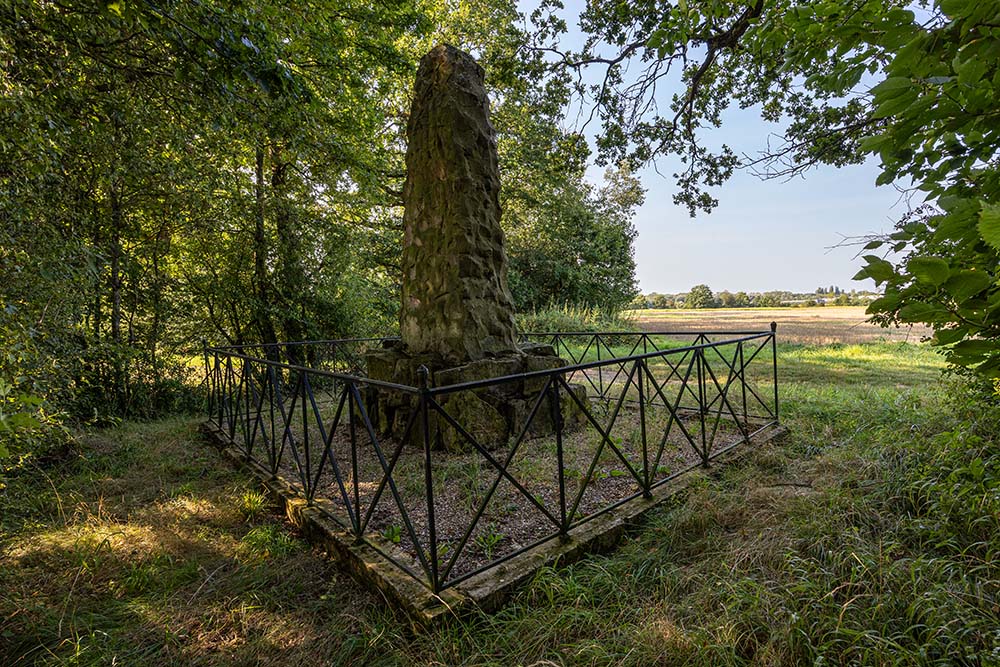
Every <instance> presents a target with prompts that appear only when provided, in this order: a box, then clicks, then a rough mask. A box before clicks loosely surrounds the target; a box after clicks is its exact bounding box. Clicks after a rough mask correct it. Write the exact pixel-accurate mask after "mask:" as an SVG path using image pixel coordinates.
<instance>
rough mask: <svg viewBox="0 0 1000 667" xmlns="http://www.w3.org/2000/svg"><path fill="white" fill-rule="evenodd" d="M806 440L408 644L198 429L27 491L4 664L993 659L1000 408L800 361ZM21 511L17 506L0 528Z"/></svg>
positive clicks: (915, 362) (899, 376) (837, 354)
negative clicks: (495, 608) (607, 549)
mask: <svg viewBox="0 0 1000 667" xmlns="http://www.w3.org/2000/svg"><path fill="white" fill-rule="evenodd" d="M779 353H780V356H779V359H780V362H779V363H780V368H779V372H780V374H781V377H782V383H783V384H782V387H783V393H782V398H783V403H782V410H783V420H784V422H785V424H786V425H787V426H788V427H789V429H790V435H789V436H788V437H787V438H786V439H784V440H783V441H781V442H778V443H772V444H771V445H768V446H765V447H761V448H758V449H756V450H753V451H748V452H747V454H746V455H745V456H744V457H743V458H742V459H741V460H740V461H738V462H736V463H734V464H730V465H724V466H723V465H719V466H715V467H713V468H711V469H709V470H708V471H707V472H706V473H705V474H702V475H700V476H699V477H698V478H697V479H696V480H694V482H693V484H692V485H691V486H690V488H689V490H688V492H687V493H686V495H685V496H684V497H683V498H681V499H679V500H678V501H677V502H676V503H675V504H674V505H672V506H670V507H664V508H661V509H659V510H656V511H654V512H653V513H652V515H650V516H649V518H648V520H647V521H645V522H644V524H643V525H642V526H641V527H639V528H638V529H637V530H634V531H633V532H632V533H630V535H629V536H628V537H627V538H626V540H625V541H624V543H623V544H622V545H621V546H620V547H619V548H618V549H616V550H615V551H614V552H612V553H609V554H607V555H604V556H593V557H589V558H587V559H585V560H583V561H580V562H577V563H575V564H572V565H569V566H558V567H549V568H544V569H542V570H541V571H539V572H538V573H537V574H536V575H535V576H534V578H533V580H532V581H531V582H530V583H529V584H528V585H527V586H525V587H524V588H523V589H522V590H521V591H520V592H518V593H517V594H516V595H515V596H514V597H513V599H512V600H511V601H510V602H509V604H507V606H505V607H504V608H503V609H502V610H500V611H499V612H497V613H496V614H492V615H488V614H475V615H473V616H471V617H469V618H465V619H461V620H456V621H453V622H451V623H449V624H447V625H446V626H445V627H442V628H439V629H437V630H434V631H431V632H425V633H418V634H414V633H413V632H412V631H411V630H410V628H409V626H408V625H407V623H406V621H405V619H402V618H401V617H399V616H398V615H396V614H395V613H393V612H392V611H391V610H390V609H389V608H388V607H387V605H386V603H385V602H384V600H383V599H382V598H381V596H379V595H377V594H374V593H370V592H368V591H365V590H364V589H362V588H360V587H359V586H358V585H356V584H354V583H353V582H352V581H351V580H350V579H349V578H347V577H346V576H345V575H344V574H343V573H342V572H340V571H339V570H337V569H336V568H335V567H334V566H332V565H330V564H329V563H328V562H327V561H325V560H324V559H323V558H321V557H320V556H319V555H318V554H316V553H315V552H313V551H312V550H310V549H308V548H306V547H305V546H304V543H301V542H298V541H296V540H295V539H294V537H293V536H290V535H289V534H288V531H287V528H286V527H285V526H284V524H283V523H282V521H281V518H280V517H278V516H276V515H275V514H274V513H273V510H271V509H269V507H270V506H269V505H268V504H267V503H264V502H263V500H262V499H260V498H259V497H258V496H257V495H256V494H255V492H254V491H253V489H252V487H250V486H248V485H247V484H246V483H245V482H243V481H241V477H240V476H239V475H238V474H237V473H235V472H233V471H232V470H229V469H228V468H226V467H225V466H224V465H223V464H221V463H220V462H219V461H218V460H217V458H216V457H215V455H214V454H213V453H212V451H211V450H209V449H207V448H206V447H204V446H203V445H201V444H200V443H198V442H197V440H196V438H195V435H194V431H193V423H191V422H185V421H183V420H172V421H164V422H153V423H149V424H134V423H126V424H124V425H123V426H122V427H120V428H117V429H111V430H106V431H99V432H93V431H92V432H89V433H87V434H85V435H84V437H83V438H82V441H83V443H84V447H83V450H82V451H81V453H80V455H79V458H77V459H74V460H71V461H68V462H66V463H65V464H61V465H59V466H56V467H50V468H48V469H46V470H45V471H43V472H44V476H43V475H42V474H41V473H40V474H39V476H38V477H36V478H31V479H29V478H28V477H23V478H18V479H17V480H14V481H13V483H12V485H11V488H9V489H8V490H7V493H8V495H7V496H6V497H7V498H8V499H9V500H15V501H16V502H17V503H18V508H19V510H18V512H17V513H16V518H15V517H14V516H13V515H11V514H4V515H3V516H2V517H0V518H2V519H3V521H2V525H3V530H4V534H3V535H2V536H0V664H4V665H7V664H11V665H20V664H53V665H54V664H85V665H86V664H90V665H105V664H131V665H171V664H202V665H230V664H259V665H272V664H273V665H279V664H295V663H300V662H301V663H310V664H324V665H362V664H363V665H535V666H537V667H541V666H543V665H544V666H546V667H551V666H552V665H601V666H603V665H632V666H635V667H646V666H649V665H706V666H707V665H802V664H813V665H855V664H857V665H933V664H937V665H997V664H1000V651H998V647H1000V560H998V556H1000V524H998V517H1000V448H998V447H997V446H996V442H997V439H998V434H1000V410H998V406H997V404H996V399H995V396H992V395H990V394H989V393H988V392H984V393H981V394H979V395H975V394H973V393H971V392H970V391H969V390H968V389H967V388H966V387H965V386H964V385H963V384H962V383H961V382H958V381H956V380H952V379H948V378H947V377H945V376H943V375H942V374H941V372H940V369H941V362H940V359H939V358H938V357H937V356H936V355H935V354H934V353H933V352H931V351H930V350H929V349H928V348H926V347H924V346H914V345H896V344H878V345H844V346H827V347H797V346H782V348H781V350H779ZM0 509H4V510H6V509H7V508H0Z"/></svg>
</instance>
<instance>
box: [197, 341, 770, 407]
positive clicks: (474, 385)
mask: <svg viewBox="0 0 1000 667" xmlns="http://www.w3.org/2000/svg"><path fill="white" fill-rule="evenodd" d="M630 333H632V334H636V332H630ZM640 333H641V332H640ZM700 333H705V332H700ZM709 333H711V332H709ZM717 333H732V332H717ZM547 335H550V336H551V335H554V334H547ZM559 335H571V334H564V333H560V334H559ZM578 335H584V334H582V333H581V334H578ZM587 335H597V334H595V333H593V332H591V333H589V334H587ZM601 335H608V336H611V335H615V334H614V333H608V334H605V333H603V332H601ZM773 335H774V332H772V331H765V332H752V333H748V334H746V335H738V336H737V337H736V338H726V339H724V340H716V341H709V342H706V343H699V344H697V345H684V346H681V347H674V348H669V349H664V350H654V351H652V352H644V353H642V354H632V355H628V356H624V357H613V358H610V359H601V360H596V361H589V362H585V363H580V364H572V365H567V366H560V367H559V368H554V369H544V370H539V371H529V372H527V373H514V374H511V375H501V376H497V377H492V378H484V379H482V380H472V381H469V382H460V383H457V384H450V385H443V386H440V387H430V388H428V389H427V390H426V391H427V392H428V393H429V394H431V395H441V394H450V393H454V392H458V391H466V390H470V389H482V388H484V387H489V386H492V385H497V384H503V383H505V382H514V381H517V380H529V379H535V378H542V377H548V376H556V375H562V374H566V373H574V372H578V371H586V370H589V369H592V368H599V367H603V366H615V365H620V364H626V363H630V362H635V361H640V360H642V361H645V360H648V359H657V358H662V357H667V356H670V355H677V354H686V353H688V352H692V351H695V350H706V349H712V348H718V347H724V346H726V345H734V344H736V343H745V342H747V341H751V340H757V339H760V338H767V337H770V336H773ZM350 340H351V339H343V341H341V342H344V341H350ZM355 340H383V339H377V338H376V339H355ZM303 342H306V341H303ZM332 342H336V341H332ZM277 345H281V343H278V344H277ZM244 347H253V346H244ZM233 350H234V349H233V348H232V347H207V348H205V351H206V353H209V354H212V353H216V354H221V355H224V356H229V357H232V358H235V359H242V360H246V361H252V362H255V363H260V364H264V365H268V366H273V367H275V368H284V369H287V370H292V371H297V372H303V371H304V372H307V373H312V374H313V375H318V376H322V377H329V378H333V379H335V380H340V381H342V382H354V383H359V382H360V383H364V384H368V385H371V386H374V387H383V388H385V389H393V390H396V391H401V392H405V393H410V394H419V393H421V392H422V391H424V390H423V389H421V388H419V387H411V386H410V385H404V384H396V383H394V382H386V381H383V380H374V379H371V378H368V377H365V376H360V375H352V374H350V373H337V372H335V371H327V370H323V369H319V368H310V367H308V366H300V365H295V364H287V363H283V362H280V361H273V360H270V359H263V358H261V357H254V356H250V355H247V354H241V353H240V352H235V351H233Z"/></svg>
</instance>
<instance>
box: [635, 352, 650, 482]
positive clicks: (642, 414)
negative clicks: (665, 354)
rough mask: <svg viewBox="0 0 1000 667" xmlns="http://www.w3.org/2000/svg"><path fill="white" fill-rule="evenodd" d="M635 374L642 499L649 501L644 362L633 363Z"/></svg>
mask: <svg viewBox="0 0 1000 667" xmlns="http://www.w3.org/2000/svg"><path fill="white" fill-rule="evenodd" d="M635 366H636V368H635V374H636V379H637V380H638V382H637V383H636V385H637V386H638V388H639V432H640V437H641V438H642V497H643V498H646V499H649V498H652V497H653V494H652V491H651V486H650V481H651V480H652V479H653V477H652V475H651V474H650V471H649V448H648V447H647V445H646V395H645V391H644V390H643V386H644V385H645V383H646V378H647V375H648V373H649V372H648V370H647V369H646V362H645V361H644V360H642V359H639V360H637V361H636V362H635Z"/></svg>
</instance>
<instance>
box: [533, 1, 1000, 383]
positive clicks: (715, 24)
mask: <svg viewBox="0 0 1000 667" xmlns="http://www.w3.org/2000/svg"><path fill="white" fill-rule="evenodd" d="M556 4H557V3H554V2H546V3H544V4H543V6H542V7H541V8H540V9H539V10H538V11H537V12H536V13H535V14H534V18H535V20H536V23H537V25H538V26H539V31H538V34H539V39H540V42H539V44H540V46H539V48H540V49H542V50H544V51H545V52H546V53H549V54H554V66H555V67H556V68H557V69H571V70H580V69H583V68H586V67H600V68H603V70H604V71H603V76H599V77H597V78H598V83H596V84H591V83H589V82H590V81H593V77H580V78H579V79H578V80H577V81H578V84H577V92H578V93H579V94H580V95H581V96H584V97H586V98H588V99H589V100H591V101H592V102H593V103H594V105H595V106H594V108H595V112H594V114H595V116H597V117H599V118H600V119H601V121H602V122H603V130H604V131H603V134H602V137H601V139H600V141H599V147H600V150H601V157H602V158H603V159H605V160H610V161H617V160H620V159H621V158H622V157H623V156H629V157H630V158H631V159H633V161H634V162H635V163H645V162H648V161H650V160H653V159H655V158H656V157H657V156H661V155H668V154H670V155H676V156H679V157H680V159H681V162H682V165H683V168H682V170H681V171H680V173H678V174H676V175H675V176H676V179H677V184H678V192H677V194H676V196H675V200H676V201H677V202H678V203H679V204H682V205H685V206H687V207H688V208H689V210H690V211H691V213H692V215H694V213H695V212H696V211H697V210H706V211H707V210H711V209H712V208H713V207H714V206H715V205H716V204H717V201H716V199H715V198H714V197H713V196H711V195H710V194H709V193H708V192H707V191H706V188H710V187H714V186H718V185H720V184H721V183H723V182H724V181H725V180H726V179H727V178H729V177H730V176H731V175H732V173H733V171H734V170H735V169H737V168H742V169H747V170H750V171H753V172H755V173H757V174H759V175H761V176H762V177H764V178H776V177H787V176H790V175H793V174H799V173H802V172H804V171H806V170H808V169H809V168H810V167H812V166H814V165H817V164H820V163H825V164H832V165H836V166H843V165H847V164H856V163H860V162H861V161H863V160H865V159H866V158H868V157H869V156H875V157H877V158H878V159H879V160H880V161H881V165H882V174H881V175H880V176H879V178H878V183H880V184H885V183H898V184H899V185H900V187H903V188H907V189H910V190H911V192H913V193H914V194H919V195H921V196H923V197H925V198H926V201H927V204H928V206H927V208H925V209H923V210H920V209H918V211H917V212H915V213H914V214H912V215H909V216H907V217H905V218H904V219H903V220H901V221H900V222H899V224H898V225H897V230H896V231H895V232H894V233H893V234H891V235H889V236H888V237H887V238H870V239H867V241H868V243H867V245H866V249H867V250H869V251H875V250H883V251H884V252H883V254H882V255H876V254H874V253H872V254H868V255H866V256H865V258H864V259H865V262H866V266H865V268H864V269H863V270H862V271H861V272H859V274H858V276H857V278H871V279H873V280H875V282H876V283H877V284H879V285H881V286H883V288H884V291H885V294H884V296H883V297H881V298H879V299H878V300H876V301H874V302H873V303H872V304H871V305H870V306H869V313H871V314H873V316H874V319H875V320H876V321H879V322H881V323H883V324H892V323H896V322H924V323H927V324H929V325H930V326H932V327H933V328H934V330H935V335H934V342H935V343H936V344H938V345H940V346H943V347H944V348H945V349H946V351H947V354H948V358H949V359H950V360H951V361H952V362H953V363H956V364H960V365H963V366H968V367H970V368H975V369H976V370H977V371H979V372H981V373H983V374H985V375H989V376H998V375H1000V341H998V338H1000V289H998V286H997V278H998V273H997V267H998V266H1000V168H998V167H1000V165H998V161H997V150H998V148H1000V132H998V131H997V117H996V113H997V112H996V109H997V108H1000V95H998V91H1000V78H998V64H1000V57H998V53H1000V23H998V22H997V20H996V17H997V16H998V15H1000V3H998V2H997V0H984V1H980V2H971V1H968V0H933V1H931V2H927V3H926V4H922V5H920V6H919V7H917V8H916V11H915V9H914V8H912V7H911V3H908V2H904V1H902V0H891V1H888V2H870V1H868V0H848V1H846V2H845V1H843V0H816V1H814V2H810V3H804V4H803V3H796V2H792V1H791V0H751V1H749V2H727V1H724V0H699V1H693V0H692V1H688V2H679V3H678V4H677V5H673V6H670V5H668V6H667V7H668V8H667V9H666V11H664V10H663V9H662V7H663V6H662V5H655V4H652V5H651V4H645V3H626V4H621V3H591V4H589V5H588V7H587V9H586V11H585V12H584V14H583V16H582V17H581V25H582V26H583V28H584V29H585V31H586V32H587V33H588V39H587V41H586V43H585V44H584V47H583V48H582V50H581V51H580V52H578V53H572V52H566V51H564V50H561V49H560V48H559V47H558V42H557V41H556V40H554V39H553V38H558V35H559V34H560V33H561V32H562V31H563V30H564V28H565V26H564V24H563V23H561V22H560V21H561V19H560V18H559V17H558V16H557V15H556V14H555V13H553V12H551V11H550V10H551V9H552V7H553V6H555V5H556ZM918 14H919V16H918ZM631 65H635V66H634V67H632V69H631V70H630V69H629V68H630V66H631ZM678 70H679V72H680V77H681V80H682V87H681V89H680V90H679V91H678V92H677V93H676V94H675V95H674V96H673V99H672V103H671V104H670V106H669V112H668V113H665V114H662V115H661V112H660V111H659V109H662V108H663V107H662V106H658V105H657V104H655V103H653V102H654V100H653V97H654V93H655V91H656V90H657V84H658V83H660V82H662V81H664V80H666V77H668V75H671V74H672V73H673V72H675V71H678ZM629 72H632V73H633V74H629ZM635 72H638V74H635ZM734 103H735V104H739V105H740V106H742V107H751V106H755V107H757V108H760V109H761V113H762V116H763V117H764V118H765V119H766V120H770V121H779V120H784V121H785V122H786V123H787V131H786V132H785V136H784V140H783V141H780V142H778V143H777V144H772V145H771V146H770V147H768V148H767V149H765V150H764V152H763V154H762V155H761V156H759V157H754V158H739V157H738V156H737V155H736V154H735V152H734V151H733V150H732V149H731V148H729V147H728V146H722V147H720V148H718V149H712V148H709V147H708V146H706V144H705V142H704V135H705V132H706V130H707V129H709V128H711V127H713V126H716V125H718V124H719V123H721V122H722V112H723V111H724V110H725V109H726V108H728V107H729V106H730V105H731V104H734Z"/></svg>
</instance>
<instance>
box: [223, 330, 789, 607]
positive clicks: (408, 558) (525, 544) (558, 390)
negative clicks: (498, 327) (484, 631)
mask: <svg viewBox="0 0 1000 667" xmlns="http://www.w3.org/2000/svg"><path fill="white" fill-rule="evenodd" d="M524 338H525V339H526V340H530V341H532V342H541V343H545V344H548V345H551V346H552V347H553V348H555V351H556V352H557V353H558V354H559V355H560V356H561V357H563V359H565V360H566V361H567V365H566V366H564V367H561V368H556V369H550V370H540V371H535V372H530V373H521V374H517V375H508V376H504V377H496V378H487V379H483V380H477V381H473V382H464V383H461V384H453V385H449V386H433V377H431V374H430V373H428V372H424V371H422V372H421V374H420V381H419V382H418V386H406V385H401V384H393V383H389V382H381V381H378V380H374V379H371V378H367V377H365V375H364V371H365V354H366V352H368V351H372V350H376V349H379V348H381V347H382V346H383V345H384V344H385V342H386V341H388V340H391V339H347V340H335V341H317V342H306V343H281V344H277V345H274V346H266V345H250V346H235V347H226V348H221V347H220V348H206V351H205V357H206V359H205V361H206V367H207V369H208V385H209V388H210V399H209V405H208V410H209V420H210V422H212V424H213V425H214V426H215V427H217V429H218V430H219V431H220V432H221V433H222V434H223V435H224V436H225V437H226V438H228V439H229V440H230V441H231V443H232V444H233V445H234V446H235V447H237V448H238V449H239V450H240V451H241V452H242V454H243V455H244V456H245V457H246V458H247V459H248V460H249V461H251V462H252V463H253V464H254V465H256V466H257V467H258V468H259V469H260V470H261V471H262V472H264V473H266V474H268V475H272V476H281V477H283V478H285V479H286V481H288V482H289V483H290V484H291V485H292V486H293V487H295V488H296V490H297V491H298V492H299V493H301V494H302V495H303V496H304V497H305V498H306V499H307V500H308V501H309V502H310V503H312V504H313V505H315V506H316V507H318V508H319V509H320V510H321V511H323V512H324V513H326V514H327V515H328V516H329V517H330V518H332V519H334V520H336V521H337V522H338V523H340V525H342V526H343V527H344V528H345V529H346V530H348V531H350V532H351V533H352V534H353V535H354V537H355V539H356V540H358V541H365V542H367V543H369V544H370V545H371V546H372V547H374V548H375V549H377V550H378V551H380V552H381V553H382V554H383V555H384V556H385V557H386V558H388V559H389V560H391V561H392V562H393V563H395V564H396V565H397V566H399V567H400V568H402V569H403V570H405V571H406V572H408V573H409V574H410V575H412V576H413V577H414V578H416V579H417V580H418V581H420V582H421V583H423V584H425V585H426V586H427V587H429V588H430V589H431V590H433V591H434V592H438V591H440V590H442V589H443V588H445V587H448V586H452V585H455V584H458V583H460V582H462V581H464V580H465V579H468V578H469V577H471V576H473V575H475V574H477V573H479V572H481V571H483V570H484V569H486V568H488V567H491V566H493V565H496V564H497V563H499V562H503V561H506V560H508V559H510V558H512V557H514V556H516V555H518V554H520V553H523V552H524V551H526V550H528V549H530V548H532V547H534V546H536V545H538V544H540V543H542V542H544V541H546V540H550V539H560V538H562V539H565V538H566V537H567V536H568V534H569V532H570V531H571V530H572V529H573V528H574V527H576V526H578V525H580V524H583V523H585V522H587V521H590V520H592V519H593V518H594V517H596V516H600V515H602V514H605V513H607V512H610V511H613V510H614V509H615V508H616V507H618V506H620V505H622V504H623V503H626V502H628V501H630V500H632V499H635V498H638V497H641V496H645V497H650V496H651V495H652V492H653V490H654V489H656V488H657V487H659V486H661V485H663V484H668V483H669V482H670V481H671V480H673V479H675V478H676V477H678V476H679V475H682V474H684V473H685V472H688V471H690V470H692V469H693V468H696V467H698V466H707V465H709V463H710V461H711V460H712V459H713V458H714V457H717V456H720V455H721V454H723V453H725V452H726V451H728V450H729V449H731V448H733V447H736V446H738V445H740V444H744V443H748V442H751V441H752V440H753V439H754V437H755V436H756V435H758V434H760V433H762V432H764V431H765V430H767V429H770V428H771V427H773V426H775V425H776V424H777V422H778V376H777V357H776V347H775V330H774V325H772V328H771V330H770V331H764V332H694V333H690V332H673V333H670V332H666V333H636V332H609V333H551V334H526V335H525V336H524ZM289 360H292V361H297V362H298V363H289ZM386 393H391V394H392V395H393V396H394V397H396V400H397V401H398V400H399V399H400V397H402V399H403V400H404V401H408V402H409V405H411V406H412V409H410V410H409V411H408V414H407V417H406V420H405V422H406V423H405V425H403V426H402V428H401V430H400V429H399V428H397V429H396V430H395V431H393V430H392V429H389V428H388V427H387V425H386V424H385V423H384V422H385V416H384V415H383V414H380V412H379V407H378V406H379V403H380V401H379V400H378V397H379V396H380V395H385V394H386ZM508 395H516V396H518V397H521V398H520V399H519V402H518V404H517V405H516V406H514V407H511V406H510V405H503V406H501V407H503V408H504V409H503V410H499V409H494V408H493V407H491V406H492V405H495V404H496V403H497V401H501V402H502V401H503V400H504V399H503V397H504V396H508ZM525 397H527V398H525Z"/></svg>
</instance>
